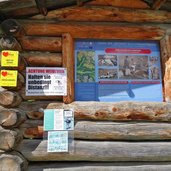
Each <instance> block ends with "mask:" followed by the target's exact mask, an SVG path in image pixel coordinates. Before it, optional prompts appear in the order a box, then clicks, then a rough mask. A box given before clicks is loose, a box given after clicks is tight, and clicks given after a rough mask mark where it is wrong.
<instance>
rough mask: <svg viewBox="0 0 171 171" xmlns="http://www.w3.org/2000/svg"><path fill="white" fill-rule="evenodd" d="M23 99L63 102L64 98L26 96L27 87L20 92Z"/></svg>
mask: <svg viewBox="0 0 171 171" xmlns="http://www.w3.org/2000/svg"><path fill="white" fill-rule="evenodd" d="M19 93H20V95H21V97H22V98H23V99H24V100H57V101H62V99H63V98H62V96H26V91H25V87H23V88H22V89H21V90H19Z"/></svg>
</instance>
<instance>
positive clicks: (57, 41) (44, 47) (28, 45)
mask: <svg viewBox="0 0 171 171" xmlns="http://www.w3.org/2000/svg"><path fill="white" fill-rule="evenodd" d="M17 40H18V41H19V43H20V45H21V46H22V48H23V49H24V50H37V51H50V52H61V51H62V42H61V38H60V37H29V36H24V37H18V38H17Z"/></svg>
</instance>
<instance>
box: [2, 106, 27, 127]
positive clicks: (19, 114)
mask: <svg viewBox="0 0 171 171" xmlns="http://www.w3.org/2000/svg"><path fill="white" fill-rule="evenodd" d="M25 120H26V115H25V113H24V112H23V111H20V110H17V109H3V110H2V111H0V125H1V126H3V127H8V128H9V127H10V128H11V127H17V126H19V125H20V124H21V123H23V122H24V121H25Z"/></svg>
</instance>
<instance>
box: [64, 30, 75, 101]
mask: <svg viewBox="0 0 171 171" xmlns="http://www.w3.org/2000/svg"><path fill="white" fill-rule="evenodd" d="M62 56H63V58H62V59H63V64H62V66H63V67H65V68H66V69H67V95H66V96H63V102H64V103H71V102H73V101H74V75H75V73H74V64H75V63H74V40H73V39H72V37H71V35H70V34H68V33H66V34H63V35H62Z"/></svg>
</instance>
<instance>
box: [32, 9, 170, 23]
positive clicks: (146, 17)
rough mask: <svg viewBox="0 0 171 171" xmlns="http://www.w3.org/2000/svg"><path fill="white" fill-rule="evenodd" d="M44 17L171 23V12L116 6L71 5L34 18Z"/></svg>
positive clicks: (67, 19) (49, 18) (66, 19)
mask: <svg viewBox="0 0 171 171" xmlns="http://www.w3.org/2000/svg"><path fill="white" fill-rule="evenodd" d="M78 14H79V15H78ZM44 18H46V19H47V20H51V19H56V20H58V21H88V22H90V21H94V22H95V21H100V22H106V21H107V22H135V23H139V22H140V23H144V22H151V23H171V13H170V12H166V11H154V10H139V9H134V10H132V9H120V8H114V7H72V8H71V7H69V8H63V9H57V10H53V11H50V12H48V14H47V16H42V15H37V16H34V17H32V19H44Z"/></svg>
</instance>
